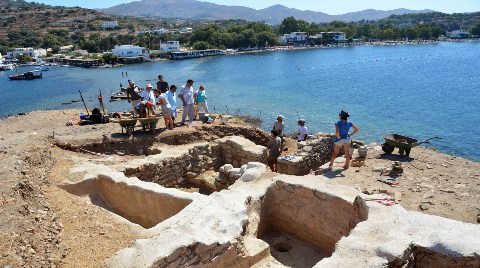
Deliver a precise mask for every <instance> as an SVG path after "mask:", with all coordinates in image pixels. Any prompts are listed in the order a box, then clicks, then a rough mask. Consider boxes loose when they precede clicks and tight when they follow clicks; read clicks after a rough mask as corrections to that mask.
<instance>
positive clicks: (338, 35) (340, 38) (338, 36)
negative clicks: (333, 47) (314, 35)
mask: <svg viewBox="0 0 480 268" xmlns="http://www.w3.org/2000/svg"><path fill="white" fill-rule="evenodd" d="M319 35H320V38H324V37H327V36H328V37H330V38H331V39H333V40H334V41H336V42H345V41H347V38H346V35H345V33H344V32H321V33H319Z"/></svg>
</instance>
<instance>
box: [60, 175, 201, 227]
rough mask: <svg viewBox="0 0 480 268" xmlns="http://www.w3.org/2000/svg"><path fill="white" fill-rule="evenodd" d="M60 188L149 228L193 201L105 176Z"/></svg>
mask: <svg viewBox="0 0 480 268" xmlns="http://www.w3.org/2000/svg"><path fill="white" fill-rule="evenodd" d="M61 188H63V189H64V190H66V191H67V192H69V193H71V194H74V195H77V196H81V197H85V198H86V199H87V200H88V201H89V202H91V203H92V204H93V205H96V206H99V207H102V208H104V209H107V210H109V211H110V212H112V213H115V214H117V215H119V216H120V217H122V218H124V219H127V220H128V221H130V222H132V223H135V224H138V225H140V226H142V227H143V228H146V229H148V228H152V227H154V226H155V225H157V224H159V223H160V222H162V221H164V220H166V219H168V218H170V217H172V216H174V215H176V214H177V213H179V212H180V211H181V210H182V209H184V208H185V207H186V206H187V205H188V204H190V203H191V202H192V200H190V199H187V198H179V197H176V196H173V195H170V194H166V193H159V192H155V191H153V190H148V189H143V188H140V187H138V186H132V185H128V184H127V183H124V182H115V181H114V180H112V179H111V178H109V177H105V176H99V177H98V178H96V179H88V180H84V181H81V182H79V183H76V184H71V185H63V186H61Z"/></svg>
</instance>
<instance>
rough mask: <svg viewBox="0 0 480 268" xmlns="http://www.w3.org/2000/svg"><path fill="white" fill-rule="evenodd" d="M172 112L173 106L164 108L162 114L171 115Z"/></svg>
mask: <svg viewBox="0 0 480 268" xmlns="http://www.w3.org/2000/svg"><path fill="white" fill-rule="evenodd" d="M171 113H172V108H162V114H164V115H169V114H171Z"/></svg>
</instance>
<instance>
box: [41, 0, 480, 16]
mask: <svg viewBox="0 0 480 268" xmlns="http://www.w3.org/2000/svg"><path fill="white" fill-rule="evenodd" d="M35 2H39V3H45V4H48V5H59V6H80V7H85V8H106V7H111V6H114V5H118V4H122V3H129V2H133V1H132V0H83V1H79V0H35ZM204 2H211V3H216V4H220V5H230V6H239V5H242V6H246V7H251V8H255V9H262V8H266V7H269V6H273V5H276V4H280V5H284V6H287V7H290V8H296V9H300V10H313V11H320V12H324V13H328V14H331V15H337V14H344V13H347V12H353V11H360V10H364V9H369V8H372V9H378V10H390V9H396V8H408V9H415V10H421V9H432V10H436V11H440V12H444V13H458V12H476V11H480V0H317V1H315V0H242V1H238V0H208V1H204Z"/></svg>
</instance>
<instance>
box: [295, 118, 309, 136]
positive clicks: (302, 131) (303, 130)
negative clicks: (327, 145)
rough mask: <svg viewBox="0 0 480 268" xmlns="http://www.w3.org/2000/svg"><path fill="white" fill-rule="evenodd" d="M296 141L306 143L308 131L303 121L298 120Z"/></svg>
mask: <svg viewBox="0 0 480 268" xmlns="http://www.w3.org/2000/svg"><path fill="white" fill-rule="evenodd" d="M298 125H299V127H298V139H297V140H298V141H306V140H307V135H308V129H307V126H305V120H304V119H300V120H298Z"/></svg>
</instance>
